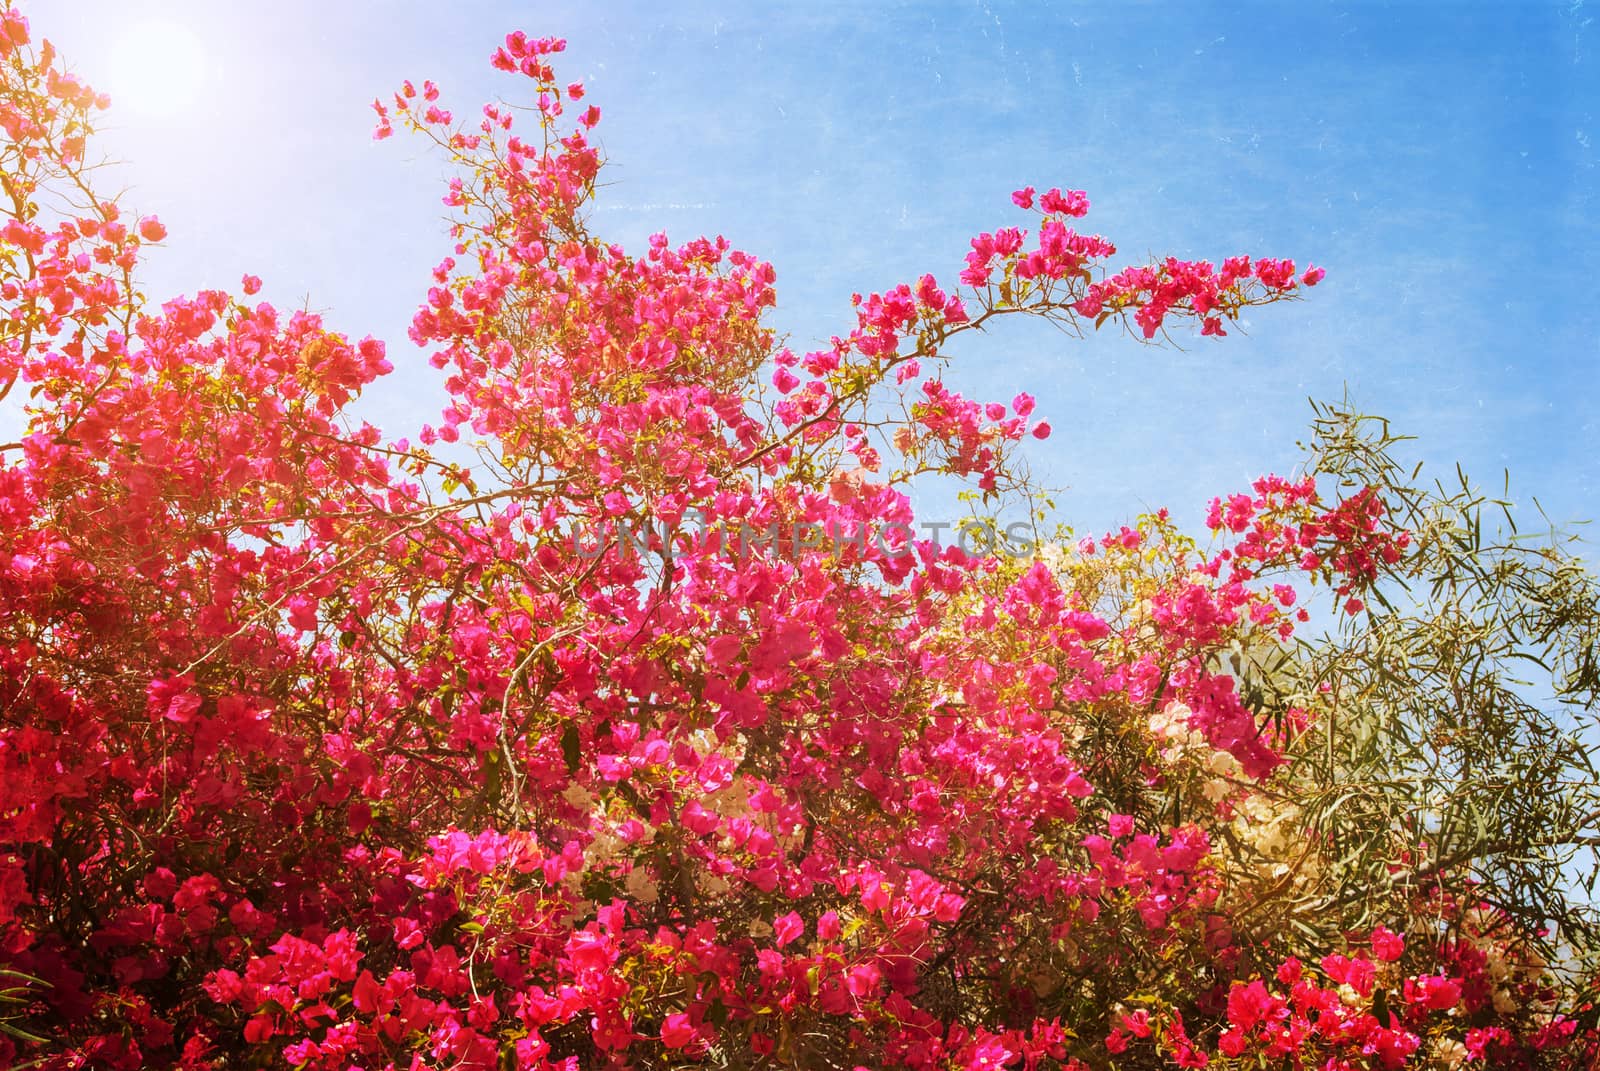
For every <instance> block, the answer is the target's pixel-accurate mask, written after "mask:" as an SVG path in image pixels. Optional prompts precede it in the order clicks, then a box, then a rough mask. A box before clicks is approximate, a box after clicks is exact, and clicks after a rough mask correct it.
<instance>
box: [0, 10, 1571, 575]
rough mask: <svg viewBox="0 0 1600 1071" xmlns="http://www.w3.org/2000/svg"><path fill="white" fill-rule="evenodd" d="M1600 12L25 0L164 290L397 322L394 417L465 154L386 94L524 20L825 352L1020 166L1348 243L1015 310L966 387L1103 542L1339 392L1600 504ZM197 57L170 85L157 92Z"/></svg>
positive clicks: (467, 75)
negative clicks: (1214, 282)
mask: <svg viewBox="0 0 1600 1071" xmlns="http://www.w3.org/2000/svg"><path fill="white" fill-rule="evenodd" d="M1595 7H1600V5H1595V6H1593V7H1592V6H1586V5H1585V3H1584V2H1583V0H1563V2H1561V3H1531V2H1530V3H1515V2H1511V3H1494V4H1489V3H1483V4H1478V3H1466V2H1449V3H1444V2H1441V3H1433V4H1421V3H1391V4H1377V3H1357V4H1350V3H1336V4H1330V3H1320V2H1311V3H1303V4H1281V3H1274V4H1265V3H1262V4H1226V5H1224V4H1201V3H1184V4H1177V3H1174V4H1136V5H1125V4H1111V3H1104V4H1102V3H1092V4H1091V3H1059V4H1045V3H1039V2H1037V0H1035V2H1030V3H1017V4H1013V3H1005V2H1000V0H979V2H976V3H947V4H946V3H937V4H885V5H873V4H867V3H848V4H844V3H830V2H811V3H805V4H792V5H791V4H762V5H756V4H749V3H745V4H674V5H669V4H664V3H659V2H657V3H649V4H635V3H616V4H566V3H562V4H553V3H539V4H531V3H522V4H516V3H489V2H454V3H449V4H446V3H434V4H426V5H424V4H394V3H385V4H380V3H376V2H369V0H338V2H330V0H322V2H321V3H307V2H304V0H278V2H276V3H273V4H271V5H267V4H250V5H245V4H219V3H215V2H214V0H213V2H209V3H180V2H175V0H174V2H170V3H163V2H160V0H141V2H140V3H138V4H129V3H127V2H126V0H67V2H50V3H43V2H38V0H36V2H34V3H32V4H30V5H27V6H26V9H27V10H28V12H29V14H30V16H31V17H32V19H33V21H34V25H35V28H36V30H37V31H39V32H42V33H43V34H45V35H46V36H49V37H51V38H52V39H54V40H55V41H56V42H57V43H58V44H59V45H60V46H61V47H62V48H63V50H64V51H65V52H66V53H67V55H68V56H69V58H70V59H71V60H72V62H73V63H74V64H75V66H76V67H77V69H78V70H79V71H80V73H82V74H83V75H84V76H85V77H86V78H88V79H89V80H90V81H91V82H93V83H95V84H96V85H97V86H99V87H101V88H103V89H105V90H107V91H108V92H110V93H111V94H112V95H113V97H121V98H123V99H124V100H125V101H126V104H125V106H123V107H120V108H114V109H113V112H112V113H111V117H110V121H109V124H108V125H109V127H110V129H108V131H107V135H106V137H105V138H104V139H103V147H104V148H106V149H107V150H108V151H110V152H111V153H112V154H113V155H115V156H117V157H118V158H120V159H122V160H124V161H126V162H127V163H126V165H125V166H124V167H123V168H122V169H121V171H120V172H119V174H118V176H117V177H118V179H119V180H120V182H121V183H122V184H124V185H126V186H127V187H128V188H129V192H128V198H127V199H128V202H129V203H130V204H131V205H133V206H135V207H137V208H138V209H139V210H140V211H141V212H153V213H157V214H159V215H160V216H161V217H162V219H163V220H164V221H165V222H166V223H167V224H168V226H169V228H170V229H171V237H170V238H169V239H168V243H167V248H166V249H164V250H161V251H158V252H157V253H156V254H155V255H154V256H153V257H152V258H151V261H150V264H149V266H148V269H147V271H146V274H145V282H146V289H147V291H148V292H149V293H150V294H151V295H152V296H155V297H158V298H159V297H164V296H167V295H169V294H171V293H173V292H176V291H191V290H194V289H197V288H200V287H205V286H224V287H235V286H236V285H237V280H238V279H239V277H240V275H241V274H243V273H244V272H246V271H250V272H254V273H256V274H259V275H261V276H262V277H263V278H264V279H265V280H266V284H267V285H266V290H265V296H266V297H268V298H270V299H271V300H273V301H275V302H276V303H278V304H280V305H285V306H298V305H301V304H307V305H309V306H310V307H311V308H313V309H317V310H321V311H324V312H325V313H327V315H328V318H329V321H330V325H331V326H334V327H336V328H338V329H340V330H344V331H347V332H349V333H351V334H352V335H355V336H361V335H365V334H368V333H371V334H374V335H377V336H378V337H381V338H384V339H385V340H387V341H388V342H389V343H390V353H391V358H392V359H393V360H394V361H395V363H396V365H397V366H398V368H399V371H398V373H397V374H396V376H394V377H393V379H392V381H391V382H389V383H386V384H384V385H383V386H382V387H381V388H380V389H378V390H376V391H374V392H373V393H372V395H371V397H370V401H369V404H368V405H367V406H366V415H368V417H369V418H370V419H373V420H375V421H376V422H377V423H379V424H380V426H382V427H383V428H384V429H385V430H386V431H387V432H389V433H390V434H391V435H395V436H398V435H401V434H405V433H408V432H410V431H412V430H414V428H415V427H416V425H418V424H420V423H422V422H423V421H428V420H432V419H434V418H435V417H436V415H437V410H438V407H439V404H440V398H441V397H442V395H441V394H440V392H439V389H438V387H437V385H436V381H435V380H434V378H433V374H432V373H431V371H430V370H429V369H428V368H427V366H426V362H425V357H424V355H423V354H422V353H421V352H419V351H416V350H415V349H414V348H412V347H411V345H410V343H409V342H407V341H406V339H405V329H406V325H407V323H408V322H409V319H410V316H411V312H412V310H413V309H414V307H415V305H416V303H417V301H418V299H419V297H420V295H421V294H422V293H423V291H424V290H425V287H426V280H427V275H428V271H429V269H430V268H431V266H432V265H433V264H434V263H435V262H436V261H437V260H438V259H439V257H440V256H441V255H442V254H443V253H444V252H445V245H446V243H445V240H444V238H443V227H442V224H441V222H440V220H441V218H442V212H443V209H442V207H441V206H440V205H439V202H438V197H439V195H440V193H441V192H442V180H443V177H444V175H445V173H446V172H445V168H444V165H443V164H442V163H441V162H440V161H439V160H437V159H436V158H435V157H432V156H430V155H428V154H426V153H425V152H424V151H423V150H422V147H421V145H420V143H410V142H408V141H407V139H405V138H404V137H397V138H395V139H393V140H391V141H387V142H383V143H374V142H372V141H371V140H370V136H369V135H370V131H371V127H372V120H373V115H372V112H371V111H370V109H369V103H370V101H371V100H372V98H373V97H374V96H377V95H387V93H388V92H389V91H390V90H391V89H392V88H393V87H394V86H395V85H397V84H398V83H399V81H400V80H401V79H403V78H406V77H411V78H416V79H418V80H420V79H421V78H424V77H431V78H433V79H434V80H435V81H437V82H439V83H440V84H441V86H442V87H443V88H444V91H445V95H446V98H447V103H449V104H451V105H452V106H453V107H454V108H455V110H456V112H457V114H468V113H470V112H472V111H474V110H475V108H476V105H477V104H478V103H480V102H481V101H483V100H485V99H490V98H491V97H495V96H501V95H507V94H512V95H514V94H516V93H518V92H520V91H521V89H522V84H523V83H521V82H520V80H516V79H511V78H508V77H506V76H503V75H499V74H497V73H496V72H493V71H491V70H490V69H489V68H488V65H487V62H486V61H487V57H488V55H489V53H490V52H491V51H492V50H493V48H494V46H495V45H496V44H497V43H498V41H499V40H500V39H501V37H502V36H503V35H504V33H505V32H506V31H508V30H511V29H515V28H522V29H526V30H528V31H529V32H532V33H539V34H557V35H561V36H565V37H566V38H568V40H569V51H568V53H567V54H566V57H565V59H564V60H562V63H561V66H562V69H563V70H564V72H565V73H566V74H567V75H569V76H570V77H572V78H575V79H582V80H584V81H585V82H587V83H588V86H589V89H590V93H591V99H592V100H593V101H594V102H596V103H598V104H599V105H600V106H601V108H602V109H603V111H604V121H603V122H602V124H601V126H600V128H599V133H600V136H601V141H602V143H603V145H604V148H605V151H606V153H607V155H608V156H609V157H610V158H611V160H612V161H613V163H614V165H615V166H614V168H613V169H612V170H611V171H610V173H609V181H610V183H611V185H610V186H609V187H608V188H607V189H606V190H605V191H604V192H603V195H602V199H601V201H600V203H599V207H598V209H597V213H596V216H595V226H596V229H597V230H599V231H600V232H602V233H604V234H606V235H607V236H609V237H611V238H613V239H615V240H620V241H623V242H625V243H627V244H630V245H633V246H635V247H637V246H638V245H639V244H640V243H642V241H643V239H644V237H645V236H646V235H647V234H649V233H651V232H652V231H655V230H659V229H665V230H667V231H668V232H669V233H670V234H671V235H672V236H673V237H674V238H679V239H682V238H688V237H691V236H694V235H696V234H701V233H711V234H716V233H720V234H724V235H727V236H728V237H729V238H730V240H732V241H733V242H734V243H735V244H736V245H737V246H740V247H742V248H745V249H748V250H750V251H751V252H754V253H758V254H760V255H762V256H764V257H766V258H768V259H770V260H771V261H773V262H774V264H775V265H776V267H777V269H778V288H779V301H780V307H779V309H778V311H777V315H776V318H775V321H774V322H775V324H776V326H778V327H779V328H780V329H782V330H784V331H787V332H789V333H790V335H791V336H792V337H791V343H792V344H793V345H795V346H796V348H800V347H806V348H809V347H810V346H812V345H813V344H816V343H819V342H822V341H823V340H825V339H826V338H827V337H828V336H829V335H831V334H833V333H835V332H840V331H842V330H844V329H846V328H847V327H848V325H849V322H850V318H849V304H848V296H849V294H850V293H851V291H853V290H862V291H865V290H869V289H882V288H883V287H885V286H888V285H893V284H894V283H897V282H899V281H902V280H909V279H914V278H915V277H916V276H917V275H918V274H920V273H921V272H923V271H932V272H934V273H935V274H936V275H937V276H939V277H940V278H941V280H946V279H949V280H953V278H954V275H955V273H956V271H957V269H958V268H959V266H960V263H961V258H962V256H963V254H964V253H965V251H966V248H967V244H966V243H967V239H968V238H969V237H970V236H971V235H973V234H974V233H977V232H978V231H980V230H990V229H993V228H994V227H995V226H997V225H1005V224H1008V223H1020V222H1022V217H1021V215H1020V213H1017V212H1016V211H1015V210H1014V209H1013V208H1012V207H1011V206H1010V202H1009V197H1008V194H1009V192H1010V191H1011V190H1012V189H1015V188H1016V187H1019V186H1022V185H1026V184H1031V185H1035V186H1038V187H1040V188H1041V189H1042V188H1045V187H1048V186H1052V185H1061V186H1063V187H1071V188H1081V189H1084V190H1087V191H1088V193H1089V196H1090V198H1091V200H1092V202H1093V204H1094V208H1093V210H1092V211H1091V214H1090V216H1089V219H1088V220H1087V221H1086V223H1087V226H1088V227H1089V228H1090V229H1092V230H1095V231H1098V232H1100V233H1102V234H1105V235H1106V236H1107V237H1109V238H1111V239H1112V240H1114V241H1115V242H1117V244H1118V246H1119V247H1120V249H1121V250H1122V253H1123V254H1124V256H1125V257H1128V258H1143V257H1144V256H1146V255H1149V254H1154V255H1165V254H1168V253H1171V254H1175V255H1179V256H1185V257H1206V258H1208V259H1213V260H1218V261H1220V259H1221V258H1223V257H1225V256H1228V255H1230V254H1235V253H1249V254H1252V255H1270V256H1288V257H1293V258H1295V259H1296V260H1297V261H1299V262H1300V263H1302V264H1305V263H1306V262H1314V263H1317V264H1320V265H1322V266H1324V267H1326V268H1327V270H1328V278H1327V280H1326V281H1325V282H1324V283H1323V284H1322V285H1321V286H1320V287H1318V288H1317V289H1316V290H1315V291H1313V292H1312V293H1311V294H1310V299H1309V300H1307V301H1303V302H1299V303H1294V304H1287V305H1282V306H1279V307H1276V308H1270V309H1266V310H1261V311H1260V312H1258V313H1257V314H1255V315H1254V316H1253V317H1252V320H1251V322H1250V324H1249V327H1248V335H1241V334H1238V333H1236V334H1235V335H1233V336H1232V337H1229V338H1228V339H1225V340H1223V341H1222V342H1221V343H1216V342H1213V341H1212V340H1209V339H1208V340H1206V341H1205V344H1201V342H1200V340H1198V339H1195V340H1194V341H1193V343H1192V344H1191V343H1185V346H1184V349H1185V352H1175V351H1173V350H1170V349H1166V350H1163V349H1152V348H1148V347H1144V346H1141V345H1138V344H1136V343H1134V342H1132V341H1130V340H1128V339H1126V338H1115V337H1105V338H1093V339H1089V340H1086V341H1079V340H1075V339H1071V338H1066V337H1064V336H1061V335H1059V334H1057V333H1056V332H1054V331H1052V330H1049V329H1036V328H1029V327H1027V326H1025V325H1023V326H1012V325H1007V326H1006V329H1005V330H1004V331H1000V332H996V333H995V334H993V335H992V336H990V337H989V338H988V339H986V340H984V342H983V344H982V345H981V346H979V347H976V348H972V349H969V350H967V351H965V352H963V353H962V354H961V355H960V356H959V358H958V360H957V363H956V367H955V369H954V370H953V372H952V374H951V379H952V380H954V381H955V382H956V384H957V385H958V386H959V388H960V389H962V390H964V391H966V392H968V393H970V394H973V395H976V396H979V397H982V398H995V399H1009V398H1010V397H1011V396H1012V395H1013V394H1014V393H1016V392H1017V391H1018V390H1021V389H1027V390H1030V391H1032V392H1033V393H1035V394H1036V395H1037V396H1038V397H1039V399H1040V411H1041V413H1042V414H1043V415H1045V416H1047V417H1048V418H1049V419H1050V421H1051V422H1052V424H1053V425H1054V426H1055V428H1056V434H1055V436H1054V437H1052V438H1051V439H1050V440H1049V441H1048V442H1047V443H1040V444H1035V446H1034V448H1033V451H1032V454H1033V458H1034V468H1035V471H1036V472H1037V473H1038V475H1039V476H1040V477H1041V478H1042V479H1044V480H1045V481H1046V482H1049V483H1052V484H1055V485H1058V486H1064V487H1065V488H1066V491H1065V493H1064V494H1062V495H1060V496H1059V497H1058V499H1057V501H1058V505H1059V508H1060V511H1061V515H1062V519H1063V520H1065V521H1067V522H1068V523H1071V524H1073V525H1074V527H1076V528H1077V529H1078V530H1079V531H1080V532H1083V531H1095V530H1103V529H1104V528H1106V527H1107V526H1114V525H1115V524H1117V523H1120V522H1121V521H1122V520H1124V519H1127V518H1128V517H1129V516H1131V515H1133V514H1135V513H1137V512H1140V511H1142V510H1143V509H1146V508H1153V507H1155V506H1160V505H1168V506H1171V507H1173V509H1174V512H1175V513H1177V514H1178V516H1179V517H1180V518H1182V519H1184V520H1186V521H1187V522H1189V523H1191V524H1193V523H1197V522H1198V520H1199V518H1200V516H1201V515H1202V511H1203V506H1204V503H1205V501H1206V500H1207V499H1208V498H1209V497H1210V496H1211V495H1213V494H1216V493H1223V492H1226V491H1230V490H1233V489H1237V488H1240V487H1242V486H1243V485H1244V484H1245V483H1246V482H1247V481H1248V480H1249V479H1251V478H1252V477H1253V476H1255V475H1256V474H1259V473H1261V472H1264V471H1268V470H1278V471H1286V470H1288V469H1289V468H1290V467H1291V466H1292V465H1293V464H1294V462H1295V460H1296V458H1297V452H1296V450H1295V445H1294V444H1295V442H1296V440H1297V439H1300V438H1302V437H1303V436H1304V433H1305V428H1306V424H1307V421H1308V419H1309V415H1310V414H1309V409H1308V407H1307V405H1306V401H1305V399H1306V398H1307V396H1315V397H1318V398H1337V397H1339V396H1340V395H1341V394H1343V393H1344V392H1345V391H1346V389H1347V388H1348V390H1349V392H1350V393H1351V395H1352V397H1353V399H1354V400H1355V401H1356V403H1357V404H1359V405H1360V406H1362V407H1364V408H1365V409H1367V410H1368V411H1372V412H1377V413H1381V414H1383V415H1385V416H1388V417H1390V418H1392V419H1393V420H1394V422H1395V423H1396V425H1397V428H1398V429H1399V430H1401V431H1404V432H1407V433H1410V434H1413V435H1416V436H1419V437H1420V442H1419V443H1417V444H1415V449H1414V452H1413V456H1414V457H1416V458H1418V459H1425V460H1427V461H1428V462H1429V463H1430V464H1436V465H1439V466H1441V469H1442V471H1443V472H1448V471H1449V466H1451V465H1453V464H1454V462H1456V461H1458V460H1459V461H1461V462H1462V463H1463V464H1464V465H1465V466H1466V468H1467V469H1468V471H1469V472H1470V473H1472V474H1474V475H1475V476H1476V477H1477V478H1478V479H1479V480H1480V481H1481V482H1482V483H1484V484H1485V485H1486V486H1488V487H1490V488H1492V489H1498V487H1499V484H1500V472H1501V469H1502V468H1505V467H1509V468H1510V469H1511V472H1512V479H1513V490H1514V492H1516V493H1517V496H1518V497H1519V498H1520V499H1522V500H1523V501H1526V500H1527V499H1528V498H1529V497H1531V496H1537V497H1538V498H1539V499H1540V501H1541V502H1543V503H1544V505H1545V506H1546V508H1547V509H1548V510H1549V512H1550V513H1551V514H1552V515H1553V516H1554V517H1556V518H1557V519H1576V518H1580V517H1592V516H1597V515H1600V401H1597V399H1596V394H1597V388H1600V300H1597V298H1600V294H1597V287H1600V252H1597V250H1600V241H1597V239H1600V234H1597V230H1600V228H1597V225H1596V218H1597V217H1596V209H1597V207H1600V206H1597V203H1596V187H1597V183H1596V170H1595V161H1596V157H1595V150H1594V148H1593V142H1594V141H1595V140H1596V139H1600V121H1597V116H1596V110H1597V105H1600V77H1597V67H1596V63H1597V61H1600V57H1597V56H1596V54H1595V53H1596V48H1597V47H1600V27H1597V26H1595V25H1593V15H1594V10H1595ZM174 27H176V28H177V30H176V32H174V30H173V29H172V28H174ZM174 38H177V39H180V45H179V46H173V47H172V48H171V49H170V50H169V49H168V48H167V46H163V45H162V44H161V42H162V41H171V40H173V39H174ZM184 43H186V45H187V49H185V47H182V46H183V44H184ZM196 63H198V64H199V65H200V69H199V70H198V72H197V73H193V74H192V77H190V79H189V86H188V91H187V92H186V93H185V95H184V101H183V106H181V107H178V106H174V104H173V101H172V100H171V99H170V95H169V97H167V98H164V97H163V95H162V91H161V88H160V87H161V85H162V84H163V83H164V82H167V81H171V82H174V83H181V82H183V79H182V78H180V77H178V75H179V74H181V73H182V71H183V70H184V69H187V67H189V66H193V65H195V64H196ZM174 72H176V73H174ZM1596 536H1600V533H1594V535H1592V536H1591V538H1595V537H1596ZM1592 557H1593V553H1592V548H1591V559H1592Z"/></svg>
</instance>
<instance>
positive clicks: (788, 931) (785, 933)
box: [772, 911, 806, 948]
mask: <svg viewBox="0 0 1600 1071" xmlns="http://www.w3.org/2000/svg"><path fill="white" fill-rule="evenodd" d="M805 931H806V924H805V923H804V922H802V921H801V920H800V915H799V913H798V912H794V911H791V912H789V913H788V914H787V915H785V916H783V917H782V918H780V919H778V920H777V921H775V922H774V923H773V924H772V932H773V936H775V937H776V938H777V941H778V947H779V948H782V947H783V946H784V945H787V944H789V943H790V942H792V941H794V940H795V939H796V938H798V937H799V936H800V935H801V934H803V933H805Z"/></svg>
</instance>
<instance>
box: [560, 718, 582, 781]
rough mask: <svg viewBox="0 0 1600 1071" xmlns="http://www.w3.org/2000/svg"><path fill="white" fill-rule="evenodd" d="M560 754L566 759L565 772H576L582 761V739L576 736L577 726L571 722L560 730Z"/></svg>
mask: <svg viewBox="0 0 1600 1071" xmlns="http://www.w3.org/2000/svg"><path fill="white" fill-rule="evenodd" d="M561 755H562V757H563V758H565V759H566V760H567V773H569V774H575V773H577V772H578V766H579V764H580V763H581V762H582V761H583V741H582V739H580V738H579V736H578V727H577V726H576V725H574V724H573V723H571V722H568V723H567V727H566V728H565V729H563V730H562V731H561Z"/></svg>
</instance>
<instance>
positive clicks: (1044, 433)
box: [1033, 420, 1050, 439]
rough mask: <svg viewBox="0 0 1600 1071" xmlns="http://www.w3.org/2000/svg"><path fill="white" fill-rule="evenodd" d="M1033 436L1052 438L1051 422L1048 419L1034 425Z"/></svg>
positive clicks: (1036, 437)
mask: <svg viewBox="0 0 1600 1071" xmlns="http://www.w3.org/2000/svg"><path fill="white" fill-rule="evenodd" d="M1033 437H1034V438H1035V439H1048V438H1050V423H1049V421H1046V420H1041V421H1039V423H1038V424H1037V425H1035V426H1034V429H1033Z"/></svg>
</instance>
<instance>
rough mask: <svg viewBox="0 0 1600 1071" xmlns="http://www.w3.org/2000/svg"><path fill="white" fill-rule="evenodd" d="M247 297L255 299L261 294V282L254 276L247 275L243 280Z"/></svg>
mask: <svg viewBox="0 0 1600 1071" xmlns="http://www.w3.org/2000/svg"><path fill="white" fill-rule="evenodd" d="M243 285H244V292H245V296H247V297H253V296H254V295H256V294H259V293H261V280H260V279H259V278H258V277H256V276H254V275H246V276H245V277H244V279H243Z"/></svg>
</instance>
